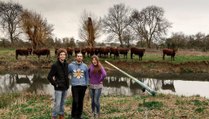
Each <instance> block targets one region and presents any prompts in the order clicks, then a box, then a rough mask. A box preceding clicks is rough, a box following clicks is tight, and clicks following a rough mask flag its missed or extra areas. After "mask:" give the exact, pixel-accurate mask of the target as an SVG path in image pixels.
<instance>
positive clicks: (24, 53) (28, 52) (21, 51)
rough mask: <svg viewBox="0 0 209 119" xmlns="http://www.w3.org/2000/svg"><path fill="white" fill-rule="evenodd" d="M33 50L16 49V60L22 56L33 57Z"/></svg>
mask: <svg viewBox="0 0 209 119" xmlns="http://www.w3.org/2000/svg"><path fill="white" fill-rule="evenodd" d="M31 52H32V48H27V49H16V51H15V54H16V59H18V55H22V56H26V58H27V56H28V55H31Z"/></svg>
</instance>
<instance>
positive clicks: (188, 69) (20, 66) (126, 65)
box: [0, 60, 209, 78]
mask: <svg viewBox="0 0 209 119" xmlns="http://www.w3.org/2000/svg"><path fill="white" fill-rule="evenodd" d="M53 62H54V61H51V60H39V61H31V60H19V61H18V62H16V61H15V62H7V61H0V70H1V72H10V71H21V70H23V71H27V70H32V71H33V70H40V69H50V67H51V65H52V63H53ZM69 62H70V61H69ZM111 63H112V64H114V65H115V66H117V67H119V68H120V69H122V70H124V71H126V72H128V73H130V74H132V75H135V76H141V77H143V76H144V77H169V76H170V77H171V78H172V77H176V76H178V74H184V73H195V74H206V75H205V76H204V77H207V74H209V61H201V62H186V63H180V64H173V63H170V62H154V61H144V62H126V61H113V62H111ZM86 64H87V65H89V64H90V62H89V61H86ZM102 64H103V65H104V67H105V69H106V70H107V71H108V73H111V72H114V71H116V70H115V69H114V68H113V67H111V66H110V65H108V64H106V63H105V62H103V61H102ZM196 77H198V75H197V76H196ZM193 78H195V76H194V77H193Z"/></svg>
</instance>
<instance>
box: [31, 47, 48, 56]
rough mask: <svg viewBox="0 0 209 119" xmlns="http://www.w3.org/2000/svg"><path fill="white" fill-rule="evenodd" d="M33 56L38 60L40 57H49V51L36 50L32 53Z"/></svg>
mask: <svg viewBox="0 0 209 119" xmlns="http://www.w3.org/2000/svg"><path fill="white" fill-rule="evenodd" d="M33 54H35V55H37V56H38V58H40V56H41V55H46V56H47V57H49V56H50V50H49V49H47V48H43V49H37V50H34V51H33Z"/></svg>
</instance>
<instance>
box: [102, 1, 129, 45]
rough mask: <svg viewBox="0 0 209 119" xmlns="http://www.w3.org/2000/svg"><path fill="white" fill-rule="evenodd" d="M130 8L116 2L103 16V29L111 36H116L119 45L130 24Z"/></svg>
mask: <svg viewBox="0 0 209 119" xmlns="http://www.w3.org/2000/svg"><path fill="white" fill-rule="evenodd" d="M130 14H131V10H130V9H129V8H128V7H126V6H125V5H124V4H116V5H114V6H113V7H112V8H110V9H109V12H108V15H106V16H104V18H103V25H104V31H105V32H107V33H109V34H110V35H111V36H112V38H114V36H117V39H118V40H119V42H120V45H121V47H123V45H124V43H123V40H122V39H123V38H122V36H123V33H125V32H124V31H125V30H126V29H127V28H128V26H129V25H130V20H129V16H130Z"/></svg>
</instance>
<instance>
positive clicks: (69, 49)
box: [66, 47, 73, 58]
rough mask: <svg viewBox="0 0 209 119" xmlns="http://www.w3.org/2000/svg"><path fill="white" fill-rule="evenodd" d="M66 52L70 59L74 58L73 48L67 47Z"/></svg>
mask: <svg viewBox="0 0 209 119" xmlns="http://www.w3.org/2000/svg"><path fill="white" fill-rule="evenodd" d="M66 50H67V55H68V58H69V57H71V56H73V48H70V47H67V48H66Z"/></svg>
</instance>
